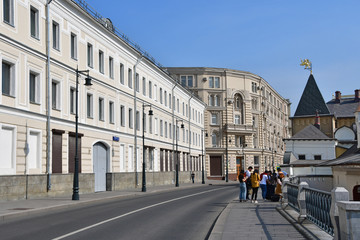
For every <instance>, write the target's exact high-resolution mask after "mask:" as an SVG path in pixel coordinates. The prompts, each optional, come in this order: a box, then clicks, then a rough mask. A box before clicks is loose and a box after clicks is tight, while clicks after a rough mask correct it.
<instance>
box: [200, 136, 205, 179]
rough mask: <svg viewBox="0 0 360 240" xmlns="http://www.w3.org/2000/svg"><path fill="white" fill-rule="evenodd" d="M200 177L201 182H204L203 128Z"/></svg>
mask: <svg viewBox="0 0 360 240" xmlns="http://www.w3.org/2000/svg"><path fill="white" fill-rule="evenodd" d="M201 166H202V167H201V178H202V181H201V183H202V184H205V172H204V130H201Z"/></svg>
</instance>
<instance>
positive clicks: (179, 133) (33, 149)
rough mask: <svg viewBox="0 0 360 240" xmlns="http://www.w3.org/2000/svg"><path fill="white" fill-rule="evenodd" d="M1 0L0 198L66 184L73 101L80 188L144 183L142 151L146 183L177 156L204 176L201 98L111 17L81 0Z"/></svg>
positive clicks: (183, 171) (170, 174)
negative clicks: (114, 22)
mask: <svg viewBox="0 0 360 240" xmlns="http://www.w3.org/2000/svg"><path fill="white" fill-rule="evenodd" d="M47 2H50V3H49V4H46V3H47ZM0 4H1V8H2V9H3V10H2V11H1V22H0V29H1V30H0V61H1V62H2V67H1V71H2V76H1V82H2V84H1V85H0V88H1V89H0V91H1V95H0V153H1V155H2V156H1V158H0V178H1V179H2V180H1V182H2V183H5V182H6V183H8V184H7V186H5V185H0V188H2V191H0V192H1V193H3V195H2V196H1V197H0V198H1V199H14V198H27V197H33V196H41V195H49V194H50V195H56V194H67V193H69V192H71V191H72V179H73V174H72V173H73V172H74V157H75V142H76V137H75V136H76V135H75V116H76V102H78V116H79V118H78V127H79V128H78V132H79V135H78V146H79V147H78V156H79V162H80V165H79V171H80V193H83V192H93V191H105V190H116V189H121V188H129V187H134V186H139V185H140V186H141V179H142V175H141V171H142V162H143V159H145V161H146V176H147V184H172V183H174V180H175V174H174V170H175V166H176V165H178V167H179V171H180V176H179V177H180V182H185V181H190V178H189V176H190V173H191V172H193V171H195V172H198V173H196V176H197V177H200V172H199V171H200V170H201V167H202V165H201V164H202V163H201V161H200V160H201V157H200V156H201V154H202V144H201V136H202V133H203V131H202V130H203V126H204V125H203V122H204V115H203V113H204V110H205V106H206V105H205V104H204V103H203V102H202V101H201V100H200V99H199V98H198V97H197V96H194V95H193V93H191V92H190V91H188V89H187V88H184V87H182V86H181V85H179V84H177V83H176V81H174V79H173V78H172V77H171V76H170V75H169V74H168V73H167V72H166V71H164V70H163V69H162V68H161V66H160V64H158V63H157V62H156V61H155V60H154V59H153V58H152V57H151V56H150V55H149V54H148V53H147V52H145V51H143V50H142V49H141V48H140V47H139V46H138V45H137V44H135V43H133V42H131V41H130V40H129V38H127V37H126V36H125V35H123V34H122V33H121V32H119V31H118V30H117V29H116V28H115V26H113V25H112V23H111V21H110V20H109V19H107V18H103V17H101V15H100V14H99V13H97V12H96V11H94V10H93V9H92V8H91V7H90V6H88V5H87V4H86V3H85V2H84V1H77V0H73V1H71V0H56V1H36V0H26V1H20V0H19V1H18V0H4V1H1V3H0ZM77 69H78V70H79V72H78V76H77ZM87 70H89V72H88V73H89V77H90V78H91V82H92V86H91V87H90V88H87V87H85V86H84V83H85V78H86V77H87ZM77 77H78V83H79V84H78V100H77V97H76V96H77V91H76V85H77V84H76V80H77ZM150 109H151V110H152V111H153V116H149V110H150ZM143 114H144V115H143ZM142 116H144V124H143V120H142ZM182 125H183V126H184V128H181V127H180V126H182ZM143 134H144V135H143ZM143 136H144V138H143ZM143 139H144V144H143ZM176 149H177V150H178V154H177V155H176V154H175V151H176ZM143 150H144V151H143ZM144 156H145V157H144ZM9 183H11V184H9ZM3 190H4V191H3Z"/></svg>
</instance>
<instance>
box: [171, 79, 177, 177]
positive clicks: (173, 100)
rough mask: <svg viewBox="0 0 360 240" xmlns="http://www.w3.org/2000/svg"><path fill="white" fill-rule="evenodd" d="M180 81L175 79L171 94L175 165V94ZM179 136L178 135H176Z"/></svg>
mask: <svg viewBox="0 0 360 240" xmlns="http://www.w3.org/2000/svg"><path fill="white" fill-rule="evenodd" d="M178 84H179V83H178V81H176V79H175V85H174V87H173V88H172V89H171V94H172V99H171V105H172V106H171V111H172V129H170V131H171V132H172V133H173V134H172V135H173V138H172V140H173V144H172V156H173V163H174V166H175V147H174V145H175V131H177V128H176V127H175V107H174V106H175V94H174V89H175V88H176V87H177V85H178ZM173 129H175V131H173ZM176 137H177V136H176ZM175 175H176V173H175V171H174V179H175V177H176V176H175Z"/></svg>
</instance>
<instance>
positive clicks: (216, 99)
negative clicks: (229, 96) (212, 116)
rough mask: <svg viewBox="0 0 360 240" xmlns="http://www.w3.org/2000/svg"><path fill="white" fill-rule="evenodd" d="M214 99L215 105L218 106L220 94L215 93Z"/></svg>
mask: <svg viewBox="0 0 360 240" xmlns="http://www.w3.org/2000/svg"><path fill="white" fill-rule="evenodd" d="M214 100H215V106H216V107H219V106H220V96H219V95H215V97H214Z"/></svg>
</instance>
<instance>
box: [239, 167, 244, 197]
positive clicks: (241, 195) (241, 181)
mask: <svg viewBox="0 0 360 240" xmlns="http://www.w3.org/2000/svg"><path fill="white" fill-rule="evenodd" d="M239 182H240V194H239V202H246V177H245V173H244V170H241V171H240V175H239Z"/></svg>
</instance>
